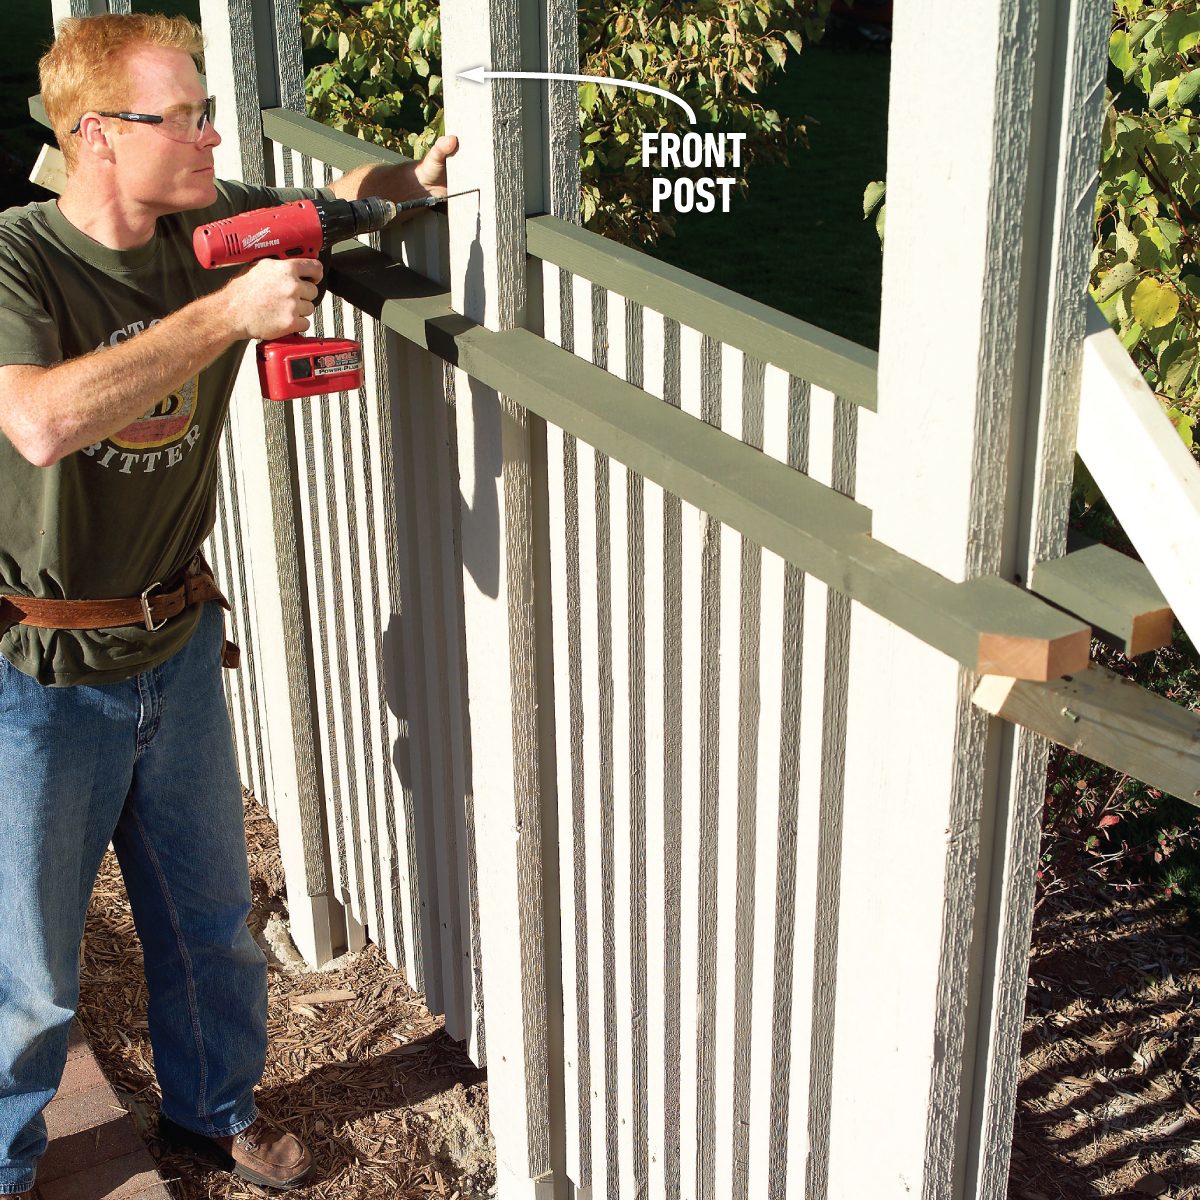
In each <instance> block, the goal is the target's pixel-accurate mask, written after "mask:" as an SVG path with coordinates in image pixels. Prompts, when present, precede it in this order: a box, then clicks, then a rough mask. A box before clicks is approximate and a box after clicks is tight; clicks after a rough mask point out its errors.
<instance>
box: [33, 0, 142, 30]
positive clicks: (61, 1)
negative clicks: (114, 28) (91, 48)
mask: <svg viewBox="0 0 1200 1200" xmlns="http://www.w3.org/2000/svg"><path fill="white" fill-rule="evenodd" d="M50 11H51V13H52V14H53V17H54V23H55V24H56V25H57V24H58V22H59V21H61V20H62V19H63V17H96V16H99V15H100V14H101V13H107V12H115V13H127V12H128V11H129V0H111V3H110V0H50Z"/></svg>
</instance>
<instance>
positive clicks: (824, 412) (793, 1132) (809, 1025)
mask: <svg viewBox="0 0 1200 1200" xmlns="http://www.w3.org/2000/svg"><path fill="white" fill-rule="evenodd" d="M808 405H809V411H808V431H809V437H808V472H807V473H808V474H809V475H810V476H811V477H812V478H814V479H816V480H817V481H818V482H820V483H824V484H826V485H832V483H833V475H834V471H833V459H834V397H833V396H832V395H831V394H830V393H829V392H828V391H826V390H825V389H824V388H817V387H814V388H811V389H810V392H809V399H808ZM829 603H830V590H829V588H828V587H826V585H825V584H823V583H822V582H821V581H820V580H818V579H814V578H813V577H812V576H808V577H807V578H806V579H805V581H804V608H803V639H802V650H801V663H802V668H801V669H802V672H803V684H802V688H801V701H800V755H799V779H798V782H797V785H796V786H797V793H798V801H799V802H798V814H799V822H798V825H797V829H796V838H795V841H796V844H795V850H794V853H795V857H796V871H795V880H796V888H795V893H794V895H793V898H792V903H793V906H794V907H793V920H794V934H793V937H794V941H793V945H792V947H791V953H792V955H793V960H792V982H791V1001H792V1016H791V1022H790V1035H791V1052H790V1079H789V1080H788V1087H787V1092H786V1095H787V1097H788V1099H787V1111H786V1113H784V1114H780V1113H776V1114H775V1120H776V1121H777V1122H778V1121H780V1120H781V1118H783V1119H785V1120H786V1123H787V1124H786V1130H787V1145H788V1155H787V1163H788V1167H789V1177H788V1180H787V1185H788V1190H789V1192H791V1191H792V1190H798V1191H803V1189H804V1175H803V1172H802V1167H803V1164H804V1163H805V1162H806V1160H807V1159H808V1157H809V1155H810V1154H811V1153H812V1152H813V1149H814V1148H813V1146H812V1144H811V1140H810V1137H809V1129H808V1107H809V1090H810V1087H811V1086H812V1082H813V1061H812V1045H813V1035H814V1030H813V984H814V961H813V959H814V953H815V951H816V942H817V941H819V939H820V938H822V937H827V936H829V932H830V931H828V930H824V929H820V928H818V926H817V920H818V916H819V910H818V906H817V892H816V887H817V880H818V878H819V875H820V870H821V862H820V854H821V847H822V831H823V826H824V821H825V819H826V789H825V753H826V745H825V737H824V733H825V715H826V711H827V708H828V705H829V704H830V703H831V697H830V694H829V686H828V682H827V680H828V676H829V672H830V670H831V669H833V666H834V665H833V664H830V663H827V662H826V657H825V648H826V642H827V638H828V632H829V630H828V621H829ZM792 1171H795V1173H796V1174H795V1176H794V1177H793V1175H792Z"/></svg>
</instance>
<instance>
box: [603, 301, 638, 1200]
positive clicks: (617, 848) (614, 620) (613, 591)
mask: <svg viewBox="0 0 1200 1200" xmlns="http://www.w3.org/2000/svg"><path fill="white" fill-rule="evenodd" d="M605 311H606V322H605V325H606V328H607V334H608V349H607V369H608V372H609V373H610V374H612V375H616V376H619V377H621V378H628V346H627V342H626V328H625V325H626V312H625V301H624V299H623V298H622V297H621V296H619V295H617V294H616V293H614V292H608V293H607V294H606V296H605ZM629 488H630V472H629V471H628V470H626V469H625V468H624V467H623V466H622V465H621V464H620V463H617V462H611V461H610V462H609V464H608V526H609V529H608V546H607V559H608V561H607V564H606V565H607V571H608V577H609V587H608V606H609V628H608V631H607V636H608V641H609V645H610V651H609V653H610V656H611V668H612V692H611V695H610V697H609V698H608V699H607V704H608V705H609V706H610V710H609V713H608V714H607V718H606V719H607V722H608V723H609V724H610V726H611V746H610V748H609V749H608V751H607V753H608V755H609V759H610V761H609V768H608V769H609V771H610V772H611V779H612V784H611V788H612V826H611V838H612V845H611V850H610V854H611V863H612V871H611V876H612V885H611V886H612V941H613V967H614V969H613V974H612V976H611V979H610V981H609V983H608V986H609V987H610V988H611V989H612V992H613V996H614V1007H615V1012H614V1017H615V1026H616V1028H615V1034H616V1037H615V1039H614V1042H613V1045H612V1048H611V1049H610V1054H611V1055H613V1056H614V1057H615V1064H612V1065H615V1070H612V1065H610V1074H611V1075H612V1076H614V1078H613V1080H612V1082H613V1083H615V1085H616V1087H615V1094H612V1095H610V1097H609V1100H610V1103H611V1104H612V1113H613V1125H614V1126H615V1133H616V1147H615V1149H616V1160H617V1168H618V1170H617V1178H618V1181H619V1187H620V1192H621V1194H622V1195H634V1194H636V1187H637V1184H636V1182H635V1179H636V1173H635V1163H636V1161H637V1156H638V1153H637V1148H636V1147H635V1146H634V1143H633V1136H634V1130H635V1128H636V1122H635V1121H634V1106H635V1104H636V1102H637V1101H636V1097H635V1094H634V1072H635V1063H634V1021H635V1019H638V1018H636V1016H635V1013H634V1011H633V997H634V975H633V972H634V963H633V956H634V933H633V917H634V911H635V907H636V903H637V900H636V897H635V896H634V894H633V889H634V875H635V864H634V862H633V858H632V847H633V843H634V841H635V839H636V838H638V837H639V834H640V831H639V830H637V829H635V828H634V824H633V821H634V813H633V794H632V780H631V777H630V766H631V763H630V755H631V733H632V731H631V729H630V695H631V693H630V687H631V683H632V681H631V679H630V656H629V643H630V637H631V635H632V633H633V631H632V630H631V628H630V624H629V609H630V603H631V596H632V593H633V590H634V589H635V588H636V587H637V586H638V581H636V580H634V579H632V578H630V575H629V552H630V540H631V536H632V530H631V528H630V512H629ZM610 1063H611V1060H610Z"/></svg>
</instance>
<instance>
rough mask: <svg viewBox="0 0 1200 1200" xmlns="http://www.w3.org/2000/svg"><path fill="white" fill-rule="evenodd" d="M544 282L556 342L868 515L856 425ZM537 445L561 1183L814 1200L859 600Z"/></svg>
mask: <svg viewBox="0 0 1200 1200" xmlns="http://www.w3.org/2000/svg"><path fill="white" fill-rule="evenodd" d="M542 284H543V292H544V295H545V296H546V298H547V301H546V322H545V328H546V335H547V336H548V337H549V338H551V340H554V341H556V342H557V343H558V344H560V345H563V346H565V347H568V348H570V349H572V350H573V352H574V353H575V354H577V355H579V356H581V357H583V358H586V359H589V360H590V361H593V362H595V363H597V364H598V365H600V366H602V367H604V368H605V369H607V370H608V371H610V372H612V373H614V374H619V375H622V376H623V377H625V378H628V379H630V380H631V381H633V382H637V383H640V384H642V385H644V386H645V387H646V389H647V392H648V396H653V397H657V398H659V399H658V402H664V401H665V402H670V403H675V404H677V405H680V406H681V407H683V408H684V409H685V410H689V411H691V412H693V413H694V415H696V416H697V417H701V416H704V417H707V418H708V419H710V420H713V421H716V422H718V423H719V424H721V426H722V427H723V428H724V429H726V431H727V432H729V433H730V434H731V436H735V437H739V438H742V439H744V440H747V441H750V442H751V443H752V444H755V445H765V447H766V452H768V453H772V454H773V455H774V456H775V457H778V458H780V459H781V460H783V461H786V462H789V463H791V464H792V465H793V466H797V467H807V468H809V469H811V470H812V472H813V473H814V475H815V476H816V477H818V478H820V479H822V480H823V481H828V482H830V483H831V484H833V485H834V486H836V487H838V488H839V489H840V490H843V491H845V492H847V493H848V494H853V492H854V451H855V444H856V435H857V430H856V417H855V414H856V412H857V410H856V409H854V408H853V406H850V405H847V404H843V403H842V402H840V401H838V400H837V399H836V398H835V397H833V396H832V395H829V394H828V393H824V392H818V394H817V395H816V396H811V397H810V390H811V389H809V388H808V387H807V385H804V384H801V383H800V382H798V381H794V380H789V379H788V378H787V377H786V376H784V375H783V374H782V373H781V372H779V371H777V370H775V369H774V368H771V369H764V368H762V366H761V364H755V363H753V362H747V361H746V360H745V358H744V356H743V355H742V354H741V353H740V352H738V351H735V350H732V349H730V348H729V347H722V346H719V345H717V344H715V343H711V342H708V341H706V339H703V338H702V337H701V336H700V335H699V334H698V333H696V332H695V331H692V330H688V329H682V330H681V329H680V328H679V327H678V326H677V325H675V323H674V322H666V321H664V320H663V318H662V317H661V315H659V314H656V313H651V312H643V311H642V310H641V309H640V307H639V306H632V308H630V307H627V304H626V302H625V301H624V300H623V298H621V297H618V296H616V295H615V294H613V293H610V292H603V291H598V290H597V289H595V288H594V287H593V285H591V284H590V283H588V282H587V281H586V280H583V279H580V278H571V279H569V280H568V281H567V285H566V286H565V287H560V280H559V272H558V270H557V268H554V267H551V266H545V265H543V267H542ZM548 444H549V452H548V453H549V466H550V472H549V478H550V496H549V501H550V512H551V569H552V588H553V611H554V625H555V628H554V650H555V661H556V683H555V699H556V716H557V726H558V731H559V732H558V738H557V742H558V765H557V778H558V791H559V807H558V823H559V866H560V878H561V881H562V886H561V896H562V908H561V923H560V924H561V929H562V940H563V963H564V966H563V987H562V993H563V998H564V1015H563V1020H564V1042H565V1045H566V1047H567V1053H566V1056H565V1063H564V1091H565V1094H566V1096H567V1110H566V1119H567V1122H566V1123H567V1157H566V1173H567V1175H568V1177H569V1178H570V1179H571V1180H572V1182H573V1184H574V1186H575V1187H576V1188H577V1190H578V1191H579V1193H580V1194H586V1195H589V1196H596V1197H599V1196H606V1197H608V1196H611V1197H617V1196H625V1195H638V1194H645V1195H648V1196H664V1197H665V1196H670V1195H687V1196H725V1195H730V1196H736V1197H745V1196H754V1195H760V1194H761V1195H771V1196H781V1197H782V1196H785V1195H801V1194H805V1191H804V1189H805V1187H806V1181H805V1161H806V1157H808V1151H809V1142H810V1127H811V1125H812V1124H813V1123H815V1124H816V1126H817V1128H818V1138H819V1139H820V1141H821V1147H822V1148H823V1146H824V1133H823V1132H822V1130H823V1128H824V1126H823V1124H822V1123H823V1121H824V1117H825V1112H824V1110H823V1109H822V1108H821V1102H827V1100H828V1097H829V1090H830V1089H829V1085H828V1074H829V1059H830V1047H831V1031H832V1014H833V1008H832V980H831V972H832V964H833V950H834V948H835V947H836V938H835V937H834V936H833V935H832V933H831V928H832V927H835V926H836V915H837V914H836V895H837V873H838V869H839V857H840V841H839V836H838V835H839V832H840V824H839V823H840V802H841V794H840V787H841V756H842V745H843V741H844V710H845V679H844V672H845V666H844V664H845V651H846V645H847V640H848V616H849V607H848V604H847V603H846V602H845V601H844V600H843V599H842V598H840V597H836V596H834V597H832V598H831V597H828V596H827V595H826V593H825V592H824V590H823V589H822V591H821V592H820V593H815V592H814V591H813V590H808V589H813V581H804V580H803V577H802V576H800V575H799V573H798V572H795V571H794V570H792V569H790V568H786V567H785V566H784V564H783V563H782V562H781V561H780V560H778V559H777V558H775V557H774V556H770V555H764V554H763V553H762V552H761V550H759V549H758V548H757V547H754V546H750V545H748V544H745V543H744V541H743V539H742V538H740V536H738V535H736V534H733V533H732V532H731V531H729V530H726V529H723V528H722V527H721V526H720V525H719V524H717V523H714V522H712V521H711V520H710V519H709V518H707V517H705V516H704V515H703V514H701V513H699V512H698V511H696V510H695V509H692V508H690V507H688V506H685V505H681V504H680V502H679V501H678V500H677V499H674V498H672V497H670V496H666V495H664V494H663V492H662V491H661V490H660V489H658V488H656V487H654V486H653V485H649V484H645V483H644V482H643V481H641V480H638V479H636V478H635V477H632V476H631V475H630V473H629V472H627V471H626V470H624V468H621V467H620V466H619V465H617V464H614V463H611V462H607V461H605V460H604V459H603V458H602V456H598V455H597V454H596V453H595V452H594V451H593V450H591V449H590V448H589V447H587V446H585V445H580V444H577V443H576V442H575V440H574V439H571V438H569V437H567V436H565V435H563V434H562V433H561V431H557V430H555V429H553V428H551V429H550V430H549V432H548ZM810 456H811V463H810V461H809V460H810ZM802 697H803V701H804V703H803V716H802V711H801V699H802ZM797 749H798V750H799V755H798V754H797ZM639 863H642V864H644V869H641V870H639V868H638V864H639ZM822 921H823V922H824V923H825V926H826V928H825V929H824V931H823V932H822V931H820V930H818V923H819V922H822ZM655 1013H658V1014H659V1016H658V1018H657V1019H655V1017H654V1014H655ZM810 1013H816V1014H817V1016H816V1017H815V1018H814V1017H813V1016H811V1015H810ZM643 1026H645V1028H644V1033H643V1032H642V1027H643ZM811 1088H815V1095H816V1096H817V1097H818V1101H819V1102H818V1103H816V1104H814V1103H813V1102H811V1101H810V1089H811ZM810 1110H811V1111H810ZM822 1152H823V1149H822Z"/></svg>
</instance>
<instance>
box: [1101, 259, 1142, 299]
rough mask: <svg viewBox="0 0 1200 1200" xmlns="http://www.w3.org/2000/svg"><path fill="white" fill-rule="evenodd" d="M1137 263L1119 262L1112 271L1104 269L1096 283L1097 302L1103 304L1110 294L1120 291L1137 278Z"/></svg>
mask: <svg viewBox="0 0 1200 1200" xmlns="http://www.w3.org/2000/svg"><path fill="white" fill-rule="evenodd" d="M1137 273H1138V269H1137V264H1136V263H1131V262H1123V263H1117V265H1116V266H1115V267H1113V268H1112V270H1111V271H1103V272H1101V274H1100V281H1099V283H1098V284H1097V285H1096V303H1097V304H1101V303H1103V302H1104V301H1105V300H1107V299H1108V298H1109V297H1110V296H1112V295H1114V294H1115V293H1117V292H1119V291H1120V290H1121V289H1122V288H1123V287H1125V285H1126V284H1128V283H1132V282H1133V280H1134V279H1136V278H1137Z"/></svg>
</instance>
